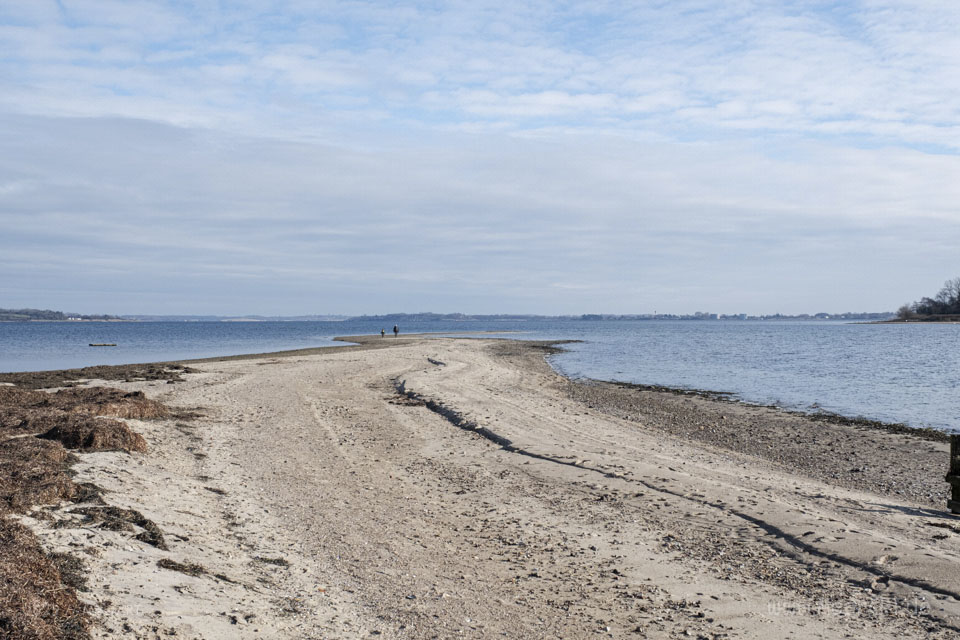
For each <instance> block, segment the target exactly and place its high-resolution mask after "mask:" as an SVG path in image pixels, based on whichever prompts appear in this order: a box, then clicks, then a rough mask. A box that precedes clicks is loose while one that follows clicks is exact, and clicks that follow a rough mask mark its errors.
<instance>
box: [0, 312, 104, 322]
mask: <svg viewBox="0 0 960 640" xmlns="http://www.w3.org/2000/svg"><path fill="white" fill-rule="evenodd" d="M70 319H78V320H116V319H117V318H116V317H115V316H108V315H86V314H79V313H70V314H67V313H64V312H62V311H51V310H50V309H0V322H24V321H28V320H47V321H65V320H70Z"/></svg>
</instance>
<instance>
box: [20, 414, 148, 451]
mask: <svg viewBox="0 0 960 640" xmlns="http://www.w3.org/2000/svg"><path fill="white" fill-rule="evenodd" d="M38 437H39V438H43V439H44V440H58V441H59V442H61V443H63V446H64V447H66V448H67V449H79V450H81V451H126V452H128V453H130V452H133V451H136V452H139V453H145V452H146V450H147V441H146V440H144V439H143V436H141V435H140V434H139V433H137V432H135V431H133V430H131V429H130V427H128V426H127V425H125V424H123V423H122V422H120V421H118V420H110V419H109V418H93V417H89V416H72V415H71V416H67V417H66V418H65V419H63V420H61V421H60V422H59V423H58V424H56V425H54V427H53V428H51V429H50V430H49V431H47V432H46V433H43V434H41V435H39V436H38Z"/></svg>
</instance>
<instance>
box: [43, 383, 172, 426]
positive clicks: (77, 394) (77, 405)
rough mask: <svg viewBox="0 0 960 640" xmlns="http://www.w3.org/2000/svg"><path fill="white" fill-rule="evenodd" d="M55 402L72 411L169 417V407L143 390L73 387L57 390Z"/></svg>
mask: <svg viewBox="0 0 960 640" xmlns="http://www.w3.org/2000/svg"><path fill="white" fill-rule="evenodd" d="M51 403H52V404H53V405H54V406H56V407H57V408H59V409H63V410H64V411H68V412H70V413H90V414H93V415H97V416H112V417H114V418H134V419H138V420H145V419H147V418H165V417H167V416H168V415H169V413H170V412H169V411H168V410H167V408H166V407H165V406H163V405H162V404H160V403H159V402H157V401H156V400H150V399H149V398H147V396H145V395H144V394H143V392H142V391H130V392H125V391H121V390H120V389H111V388H108V387H72V388H69V389H61V390H60V391H57V392H56V393H54V394H53V396H52V398H51Z"/></svg>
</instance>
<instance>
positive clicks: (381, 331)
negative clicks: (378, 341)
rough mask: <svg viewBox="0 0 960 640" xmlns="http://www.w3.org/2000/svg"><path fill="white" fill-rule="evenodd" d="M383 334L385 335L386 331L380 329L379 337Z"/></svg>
mask: <svg viewBox="0 0 960 640" xmlns="http://www.w3.org/2000/svg"><path fill="white" fill-rule="evenodd" d="M385 335H387V332H386V331H384V330H383V329H380V337H381V338H382V337H383V336H385Z"/></svg>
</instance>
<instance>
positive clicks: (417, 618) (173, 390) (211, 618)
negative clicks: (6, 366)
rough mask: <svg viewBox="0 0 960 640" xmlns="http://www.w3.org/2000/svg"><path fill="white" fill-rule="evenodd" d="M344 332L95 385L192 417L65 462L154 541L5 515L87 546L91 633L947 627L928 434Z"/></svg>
mask: <svg viewBox="0 0 960 640" xmlns="http://www.w3.org/2000/svg"><path fill="white" fill-rule="evenodd" d="M364 341H365V342H366V343H367V344H366V345H361V346H360V347H353V348H338V349H335V350H329V351H326V350H316V351H302V352H296V353H291V354H273V355H267V356H259V357H246V358H236V359H218V360H210V361H206V362H191V363H189V365H190V367H191V369H192V372H190V373H185V374H183V375H182V376H181V377H182V378H183V381H182V382H176V383H175V384H169V383H168V382H169V381H167V380H144V381H139V382H116V381H111V382H109V383H108V385H109V386H116V387H119V388H122V389H124V390H128V391H133V390H142V391H144V392H145V393H146V394H147V395H148V396H149V397H151V398H153V399H157V400H160V401H162V402H164V403H166V404H167V405H169V406H171V407H173V408H174V409H176V410H179V411H180V412H181V413H180V415H181V416H183V415H189V414H190V412H195V413H198V414H199V417H196V418H194V419H164V420H128V421H127V422H128V423H129V424H130V425H131V427H133V428H134V429H135V430H136V431H138V432H139V433H141V434H142V435H143V436H144V437H145V438H146V441H147V444H148V447H149V451H148V453H146V454H139V453H133V454H125V453H115V452H98V453H84V454H79V457H80V458H81V461H80V462H79V463H77V464H76V465H74V467H73V469H74V472H75V474H76V475H75V480H76V481H77V482H93V483H95V484H97V485H98V486H100V487H102V488H103V489H105V490H106V491H107V493H106V494H104V499H105V500H106V501H107V502H108V503H109V504H111V505H116V506H119V507H124V508H127V509H135V510H137V511H138V512H140V513H142V514H144V515H145V516H146V517H147V518H149V520H150V521H152V522H154V523H156V525H157V526H158V527H159V528H160V529H161V530H162V531H163V533H164V536H165V539H166V543H167V544H166V546H167V547H168V550H161V549H159V548H157V547H154V546H151V545H146V544H143V543H141V542H140V541H138V540H137V539H136V538H135V536H134V535H133V534H131V533H130V532H123V531H109V530H105V529H103V528H98V527H91V526H76V518H75V516H73V515H71V514H70V513H69V512H70V510H71V508H72V506H69V505H63V506H61V507H58V508H51V509H45V510H43V512H42V513H43V515H42V517H37V518H28V519H26V521H27V522H28V523H29V524H30V525H31V526H32V527H33V528H34V529H35V530H36V531H37V533H38V535H39V537H40V539H41V540H42V542H43V543H44V545H45V546H46V548H48V549H49V550H52V551H67V552H69V553H72V554H75V555H77V556H79V557H82V558H83V559H84V561H85V563H86V564H87V572H88V580H87V583H88V589H89V590H88V591H87V592H85V593H83V594H81V596H82V597H83V598H84V599H85V600H86V601H87V602H89V603H91V604H92V605H93V609H92V612H93V615H94V617H95V618H96V619H97V620H98V621H99V622H98V626H97V627H95V628H94V629H93V634H94V637H110V638H113V637H116V638H120V637H124V638H128V637H139V638H155V637H182V638H197V637H200V638H262V637H282V638H359V637H386V638H452V637H470V638H481V637H512V638H594V637H614V638H632V637H638V638H674V637H676V638H686V637H693V638H721V637H729V638H770V637H793V638H836V637H870V638H878V637H880V638H884V637H891V638H892V637H899V638H921V637H922V638H930V637H933V638H938V637H942V638H952V637H956V636H957V634H958V633H960V599H958V598H960V521H958V520H957V519H956V518H955V517H953V516H951V515H950V514H948V513H946V512H945V511H944V509H943V504H945V503H944V497H945V488H946V484H945V483H944V482H943V474H944V473H945V471H946V464H947V456H946V445H945V443H943V442H931V441H929V440H924V439H921V438H917V437H914V436H911V435H905V434H897V433H887V432H881V431H877V430H872V429H868V428H865V427H857V426H850V425H829V424H827V425H825V424H822V423H817V422H814V421H812V420H810V419H808V418H803V417H801V416H796V415H791V414H786V413H783V412H778V411H776V410H773V409H769V408H760V407H748V406H743V405H737V404H732V403H727V402H722V401H718V400H714V399H710V398H702V397H691V396H679V395H676V394H671V393H669V392H663V391H647V390H641V389H631V388H621V387H618V386H616V385H603V384H588V385H582V384H574V383H571V382H570V381H567V380H565V379H563V378H562V377H560V376H558V375H556V374H555V373H554V372H553V371H552V370H551V369H550V368H549V367H548V366H547V365H546V363H545V362H544V359H543V358H544V355H545V353H547V352H548V351H549V349H550V347H549V346H548V345H546V344H542V343H531V342H519V341H500V340H493V339H450V338H443V339H437V338H434V339H427V338H423V337H415V336H414V337H402V336H401V338H399V339H394V338H389V337H388V338H386V339H381V338H379V336H378V337H376V338H373V339H364ZM89 383H90V384H97V383H98V382H97V381H90V382H89ZM103 384H107V383H103ZM853 469H860V470H858V471H854V470H853ZM37 515H38V516H40V515H41V514H39V513H38V514H37Z"/></svg>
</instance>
